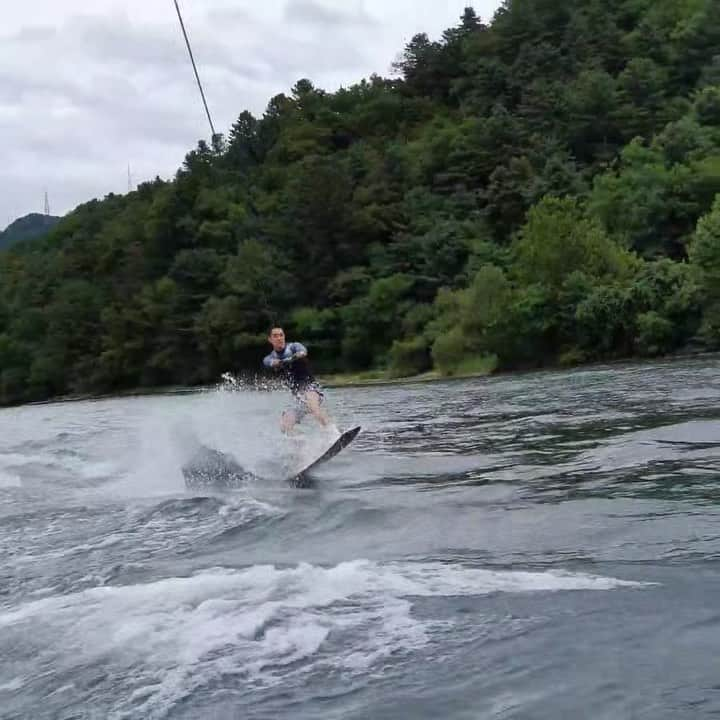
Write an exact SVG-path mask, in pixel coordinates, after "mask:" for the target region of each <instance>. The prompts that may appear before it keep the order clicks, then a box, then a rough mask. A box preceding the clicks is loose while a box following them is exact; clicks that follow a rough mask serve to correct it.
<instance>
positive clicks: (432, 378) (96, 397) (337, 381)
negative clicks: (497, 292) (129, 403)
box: [0, 351, 720, 410]
mask: <svg viewBox="0 0 720 720" xmlns="http://www.w3.org/2000/svg"><path fill="white" fill-rule="evenodd" d="M698 359H708V360H711V359H715V360H718V361H720V352H718V351H680V352H677V353H673V354H671V355H664V356H660V357H654V358H619V359H616V360H606V361H596V362H590V363H583V364H580V365H573V366H561V365H554V366H549V367H544V368H535V369H530V370H504V371H497V370H495V371H483V370H475V371H470V370H468V371H467V372H464V373H457V374H454V375H443V374H441V373H439V372H437V371H429V372H424V373H419V374H418V375H410V376H403V377H391V376H390V374H389V373H388V371H387V370H369V371H365V372H361V373H334V374H332V375H323V376H318V378H317V379H318V381H319V382H320V384H321V385H322V387H324V388H328V389H333V388H337V389H342V388H373V387H385V386H392V385H420V384H424V383H433V382H451V381H468V380H484V379H490V378H512V377H516V376H527V375H534V374H540V373H562V372H566V373H570V372H592V371H594V370H605V369H608V368H612V367H628V366H634V365H642V364H646V363H653V364H663V363H673V362H678V361H682V360H686V361H689V360H698ZM221 385H222V382H220V381H218V382H217V383H212V384H206V385H196V386H157V387H152V388H147V387H137V388H126V389H124V390H122V391H118V392H114V393H106V394H85V395H82V394H78V395H65V396H59V397H52V398H47V399H44V400H36V401H33V402H30V403H23V404H27V405H50V404H53V403H70V402H84V401H90V402H95V401H100V400H112V399H116V398H128V397H147V396H149V395H165V394H188V395H190V394H194V393H201V392H209V391H212V390H214V389H215V388H218V387H220V386H221ZM247 387H248V388H250V389H256V385H255V384H254V383H247ZM279 391H280V392H284V390H282V389H280V390H279ZM6 407H13V406H6ZM2 409H3V408H2V407H0V410H2Z"/></svg>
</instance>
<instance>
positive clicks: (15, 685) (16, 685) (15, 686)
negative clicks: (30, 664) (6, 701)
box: [0, 677, 25, 692]
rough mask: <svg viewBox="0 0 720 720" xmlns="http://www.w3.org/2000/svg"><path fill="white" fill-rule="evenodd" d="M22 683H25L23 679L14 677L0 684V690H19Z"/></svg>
mask: <svg viewBox="0 0 720 720" xmlns="http://www.w3.org/2000/svg"><path fill="white" fill-rule="evenodd" d="M23 685H25V681H24V680H23V679H22V678H19V677H16V678H13V679H12V680H9V681H8V682H6V683H3V684H2V685H0V692H15V691H16V690H20V688H21V687H23Z"/></svg>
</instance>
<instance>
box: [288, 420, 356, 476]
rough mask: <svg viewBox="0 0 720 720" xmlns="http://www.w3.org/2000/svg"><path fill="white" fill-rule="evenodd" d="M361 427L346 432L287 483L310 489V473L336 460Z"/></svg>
mask: <svg viewBox="0 0 720 720" xmlns="http://www.w3.org/2000/svg"><path fill="white" fill-rule="evenodd" d="M360 430H361V427H360V426H359V425H358V426H356V427H354V428H350V430H346V431H345V432H344V433H343V434H342V435H340V437H339V438H338V439H337V440H336V441H335V442H334V443H333V444H332V445H331V446H330V447H329V448H328V449H327V450H326V451H325V452H324V453H323V454H322V455H321V456H320V457H319V458H317V460H313V461H312V462H311V463H310V464H309V465H306V466H305V467H304V468H303V469H302V470H300V472H297V473H295V474H294V475H291V476H290V477H289V478H287V482H289V483H290V484H291V485H294V486H295V487H308V486H309V485H310V482H311V481H310V473H312V471H313V470H315V469H316V468H317V467H318V466H319V465H322V464H323V463H326V462H327V461H328V460H330V459H332V458H334V457H335V456H336V455H337V454H338V453H339V452H340V451H341V450H343V449H344V448H346V447H347V446H348V445H349V444H350V443H351V442H352V441H353V440H354V439H355V438H356V437H357V435H358V433H359V432H360Z"/></svg>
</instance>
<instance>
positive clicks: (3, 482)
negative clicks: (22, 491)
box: [0, 470, 22, 489]
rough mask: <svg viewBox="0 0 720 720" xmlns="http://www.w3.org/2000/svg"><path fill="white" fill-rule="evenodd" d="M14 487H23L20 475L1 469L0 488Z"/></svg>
mask: <svg viewBox="0 0 720 720" xmlns="http://www.w3.org/2000/svg"><path fill="white" fill-rule="evenodd" d="M14 487H22V480H20V477H19V476H18V475H14V474H12V473H8V472H3V471H2V470H0V489H2V488H14Z"/></svg>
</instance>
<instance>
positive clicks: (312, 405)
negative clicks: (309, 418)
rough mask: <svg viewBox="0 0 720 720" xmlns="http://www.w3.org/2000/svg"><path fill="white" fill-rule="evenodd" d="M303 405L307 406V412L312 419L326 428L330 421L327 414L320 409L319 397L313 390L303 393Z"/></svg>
mask: <svg viewBox="0 0 720 720" xmlns="http://www.w3.org/2000/svg"><path fill="white" fill-rule="evenodd" d="M305 403H306V404H307V406H308V410H310V412H311V413H312V414H313V416H314V418H315V419H316V420H317V421H318V422H319V423H320V425H322V426H323V427H327V426H328V425H329V424H330V420H329V418H328V416H327V413H326V412H325V411H324V410H323V409H322V407H321V405H320V395H318V393H316V392H315V391H314V390H308V391H307V392H306V393H305Z"/></svg>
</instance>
